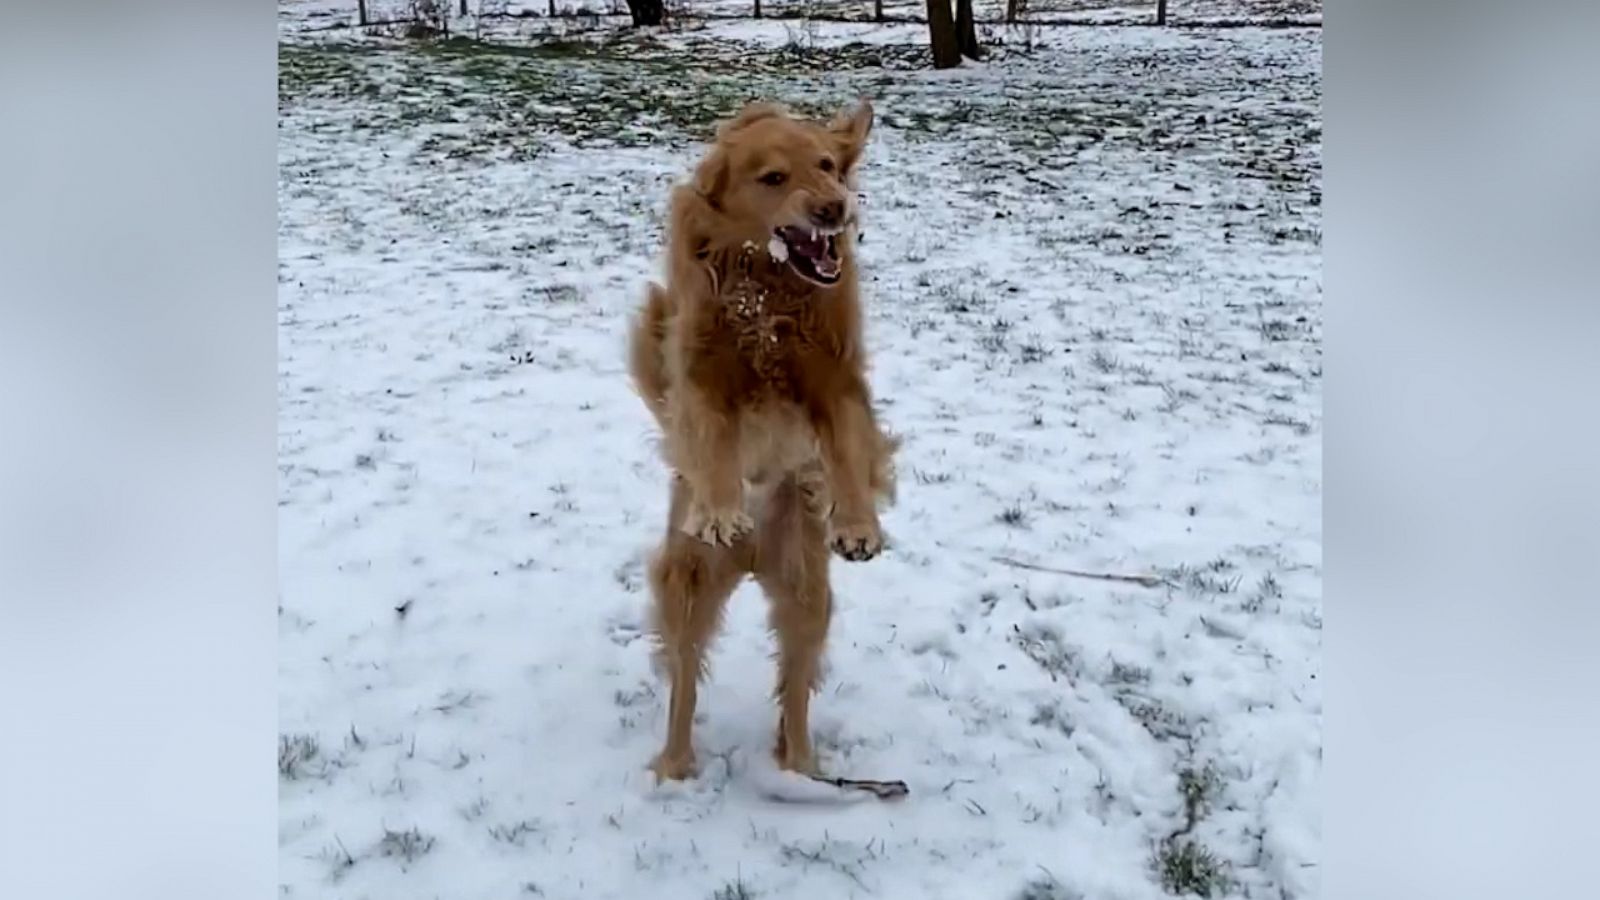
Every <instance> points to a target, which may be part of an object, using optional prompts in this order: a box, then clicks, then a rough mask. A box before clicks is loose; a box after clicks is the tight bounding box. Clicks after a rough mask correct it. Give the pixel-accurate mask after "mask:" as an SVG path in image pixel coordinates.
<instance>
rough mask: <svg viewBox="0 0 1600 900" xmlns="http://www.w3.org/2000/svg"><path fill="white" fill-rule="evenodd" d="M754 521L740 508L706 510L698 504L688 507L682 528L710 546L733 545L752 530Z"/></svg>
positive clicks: (754, 525) (754, 524)
mask: <svg viewBox="0 0 1600 900" xmlns="http://www.w3.org/2000/svg"><path fill="white" fill-rule="evenodd" d="M755 527H756V523H755V521H754V520H752V519H751V518H750V517H749V516H748V515H746V514H745V513H744V512H743V511H742V510H737V509H730V510H707V509H705V508H703V507H701V506H699V505H698V504H695V505H692V506H690V507H689V514H688V515H687V516H684V519H683V530H684V531H685V532H686V533H688V534H689V535H691V536H693V537H695V538H698V539H699V540H701V541H704V542H705V543H707V544H711V545H712V546H726V547H731V546H733V545H734V544H735V543H736V542H737V541H738V540H739V539H740V538H743V537H744V536H745V535H747V534H749V533H750V532H751V531H754V530H755Z"/></svg>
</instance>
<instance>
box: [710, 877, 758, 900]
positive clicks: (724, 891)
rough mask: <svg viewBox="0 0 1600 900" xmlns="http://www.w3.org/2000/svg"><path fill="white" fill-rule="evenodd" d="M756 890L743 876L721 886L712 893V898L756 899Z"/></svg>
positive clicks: (729, 899) (730, 899)
mask: <svg viewBox="0 0 1600 900" xmlns="http://www.w3.org/2000/svg"><path fill="white" fill-rule="evenodd" d="M755 896H756V894H755V891H752V890H751V889H750V886H749V885H747V884H745V883H744V879H743V878H735V879H734V880H732V881H730V882H728V883H727V884H724V885H723V886H722V887H719V888H717V889H716V891H714V892H713V893H712V894H711V900H755Z"/></svg>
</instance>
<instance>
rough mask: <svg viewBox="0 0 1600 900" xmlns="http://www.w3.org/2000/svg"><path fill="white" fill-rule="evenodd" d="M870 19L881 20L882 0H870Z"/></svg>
mask: <svg viewBox="0 0 1600 900" xmlns="http://www.w3.org/2000/svg"><path fill="white" fill-rule="evenodd" d="M872 21H874V22H882V21H883V0H872Z"/></svg>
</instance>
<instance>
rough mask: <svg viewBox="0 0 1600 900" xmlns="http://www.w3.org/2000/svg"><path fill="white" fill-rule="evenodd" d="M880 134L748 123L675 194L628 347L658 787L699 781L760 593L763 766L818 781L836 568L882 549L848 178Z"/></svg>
mask: <svg viewBox="0 0 1600 900" xmlns="http://www.w3.org/2000/svg"><path fill="white" fill-rule="evenodd" d="M871 125H872V108H871V106H870V105H868V104H866V103H862V104H861V105H860V106H859V107H857V108H856V109H855V110H853V111H851V112H848V113H845V114H842V115H840V116H839V117H838V118H836V119H835V120H834V121H833V122H831V123H828V124H821V123H816V122H810V121H806V120H803V119H799V118H795V117H793V116H791V115H789V114H788V113H787V112H786V111H785V110H783V109H782V108H781V107H778V106H774V105H770V104H752V105H750V106H747V107H745V109H744V110H742V111H741V112H740V113H739V114H738V115H737V116H736V117H735V118H734V119H733V120H731V121H729V122H727V123H725V124H724V125H723V126H722V127H721V128H720V129H719V131H718V133H717V137H716V140H715V141H714V142H713V144H712V146H711V148H710V149H709V151H708V152H707V153H706V155H705V157H704V158H703V159H702V161H701V162H700V164H699V166H698V167H697V168H696V170H695V173H694V175H693V177H692V179H691V180H690V181H689V182H688V183H686V184H682V185H679V186H678V187H676V188H674V190H673V192H672V197H671V205H670V215H669V222H668V228H667V257H668V266H667V284H666V286H665V287H663V286H660V285H656V284H651V285H650V287H649V291H648V295H647V298H646V301H645V304H644V308H643V310H642V312H641V313H640V315H639V317H638V318H637V320H636V321H635V323H634V327H633V331H632V334H631V340H630V369H631V373H632V376H633V379H634V383H635V385H636V387H637V388H638V389H639V392H640V394H641V396H643V398H644V399H645V402H646V405H647V406H648V407H649V409H650V412H651V414H652V415H653V416H654V417H655V419H656V421H657V423H658V424H659V425H660V426H661V430H662V435H663V441H662V446H663V451H664V455H665V457H666V461H667V463H668V464H669V465H670V466H671V468H672V469H673V472H674V475H673V479H672V488H671V490H672V495H671V503H670V512H669V516H668V523H667V530H666V536H665V538H664V539H663V541H662V544H661V546H660V548H659V549H658V550H657V552H656V554H655V556H654V558H653V559H652V561H651V563H650V570H649V582H650V590H651V595H652V600H653V602H654V613H655V629H656V634H657V637H658V638H659V641H660V648H659V649H660V652H659V661H660V663H661V664H662V667H663V668H664V669H665V674H666V676H667V678H668V679H669V681H670V683H671V696H670V700H669V704H668V715H667V738H666V746H665V747H664V748H663V749H662V751H661V753H660V754H659V755H657V757H656V758H655V761H654V762H653V763H652V765H651V768H652V769H653V770H654V772H655V773H656V775H657V777H658V778H660V779H683V778H687V777H689V776H691V775H692V774H694V772H695V768H696V767H695V754H694V749H693V744H692V731H693V725H694V712H695V705H696V694H697V691H698V685H699V681H700V679H701V677H703V675H704V674H705V666H706V651H707V649H708V647H709V645H710V643H711V641H712V639H713V638H714V637H715V635H716V633H717V631H718V629H719V626H720V624H721V619H722V612H723V609H724V607H725V606H726V604H727V601H728V598H729V597H730V596H731V595H732V594H733V592H734V590H735V589H736V588H737V587H738V586H739V584H740V583H741V582H742V581H743V580H744V579H745V578H746V577H747V576H753V577H754V578H755V579H756V581H757V583H758V584H759V585H760V586H761V588H762V591H763V592H764V593H765V594H766V596H767V599H768V602H769V605H770V618H769V621H770V624H771V628H772V631H773V633H774V635H775V637H776V639H777V645H778V646H777V668H778V680H777V689H776V695H777V700H778V705H779V716H778V730H777V738H776V742H775V746H774V756H775V757H776V759H777V762H778V764H779V766H780V767H782V768H784V769H787V770H790V771H795V772H800V773H804V774H807V775H812V776H816V775H817V767H816V759H815V756H814V754H813V752H812V747H811V738H810V726H809V719H810V716H809V713H810V698H811V693H812V691H813V690H814V689H815V687H816V686H817V682H818V680H819V676H820V674H821V673H820V669H821V662H822V652H823V647H824V644H825V642H826V640H827V635H828V627H829V624H830V622H831V619H832V616H833V591H832V588H831V586H830V583H829V578H828V567H829V564H830V550H831V551H832V552H833V553H837V554H838V555H839V556H841V557H843V558H845V559H848V560H852V561H864V560H867V559H871V558H872V557H873V556H876V555H877V554H878V552H879V551H880V550H881V549H882V541H883V539H882V535H881V531H880V528H879V524H878V516H877V504H878V503H880V502H883V501H888V500H892V498H893V487H894V485H893V467H892V458H893V454H894V451H895V449H896V447H897V443H898V442H897V441H896V440H895V439H892V438H890V437H888V436H887V435H886V434H884V432H883V431H882V430H881V429H880V427H879V426H878V423H877V421H876V419H875V417H874V415H873V412H872V403H871V393H870V391H869V389H868V386H867V380H866V354H865V352H864V348H863V346H862V333H861V307H860V299H859V296H858V286H857V285H858V276H857V273H856V262H855V246H854V242H855V236H854V227H855V222H856V212H855V196H854V184H855V172H856V166H857V164H858V163H859V162H860V159H861V155H862V151H863V149H864V147H865V144H866V138H867V134H868V132H869V131H870V130H871Z"/></svg>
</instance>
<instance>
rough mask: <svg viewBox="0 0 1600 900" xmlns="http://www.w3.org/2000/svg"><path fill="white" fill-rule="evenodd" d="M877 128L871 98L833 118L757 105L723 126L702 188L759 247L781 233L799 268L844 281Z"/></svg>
mask: <svg viewBox="0 0 1600 900" xmlns="http://www.w3.org/2000/svg"><path fill="white" fill-rule="evenodd" d="M871 129H872V106H871V104H869V103H867V102H865V101H863V102H862V103H861V104H860V105H859V106H857V107H856V108H855V109H853V110H849V111H846V112H844V113H841V114H840V115H839V116H838V117H837V118H836V119H834V120H833V121H832V122H829V123H827V124H823V123H819V122H812V121H808V120H805V119H800V118H795V117H793V116H791V115H789V114H788V112H787V111H785V110H784V109H783V107H781V106H775V105H772V104H766V103H758V104H751V105H749V106H746V107H745V108H744V110H743V111H741V112H740V113H739V115H738V116H736V117H735V118H734V119H732V120H731V121H729V122H727V123H725V124H724V125H723V126H722V127H721V129H720V130H719V131H718V133H717V140H716V142H715V144H713V146H712V148H711V152H710V153H708V154H707V155H706V158H705V159H704V160H703V161H702V162H701V163H700V167H699V169H697V170H696V172H695V177H694V189H695V191H696V193H698V194H699V195H700V197H701V199H702V200H704V202H705V203H706V204H707V205H709V206H710V207H711V208H712V209H713V210H715V211H716V213H717V214H718V215H719V217H720V218H721V219H722V220H723V223H724V225H725V226H726V228H727V229H729V230H730V231H731V232H733V234H731V235H729V236H730V237H734V238H736V239H738V240H740V241H752V242H754V243H756V245H757V246H764V245H766V244H767V243H768V242H769V241H771V240H772V239H773V238H776V239H777V240H778V241H781V242H782V244H783V248H784V250H786V251H787V259H788V262H789V266H790V268H792V269H794V271H795V272H796V273H797V274H799V275H800V276H801V277H803V278H805V279H807V280H808V281H811V282H813V283H815V284H818V285H822V286H824V287H827V286H830V285H833V284H836V283H838V281H839V279H840V277H841V275H842V273H843V271H844V261H843V259H842V254H843V253H844V251H845V248H846V247H847V246H848V242H846V241H844V240H842V239H841V237H840V236H841V234H842V233H843V232H844V231H845V229H846V228H849V227H850V226H851V225H852V224H854V221H855V216H856V199H855V190H854V183H855V180H854V175H855V168H856V165H857V163H859V162H860V161H861V153H862V150H863V149H864V147H865V145H866V142H867V133H868V132H869V131H871Z"/></svg>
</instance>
